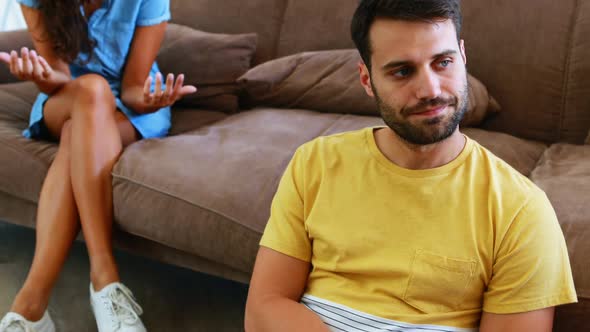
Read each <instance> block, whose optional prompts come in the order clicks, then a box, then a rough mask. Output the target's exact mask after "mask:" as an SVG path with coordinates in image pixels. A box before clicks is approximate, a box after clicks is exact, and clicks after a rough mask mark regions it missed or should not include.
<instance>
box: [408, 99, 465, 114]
mask: <svg viewBox="0 0 590 332" xmlns="http://www.w3.org/2000/svg"><path fill="white" fill-rule="evenodd" d="M455 105H457V98H456V97H450V98H440V97H439V98H433V99H428V100H423V101H420V102H419V103H418V104H416V105H415V106H410V107H405V108H403V109H402V112H401V113H402V115H404V116H408V115H412V114H417V113H423V112H426V110H427V109H428V108H433V107H443V106H455Z"/></svg>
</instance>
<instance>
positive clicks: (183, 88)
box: [143, 73, 197, 108]
mask: <svg viewBox="0 0 590 332" xmlns="http://www.w3.org/2000/svg"><path fill="white" fill-rule="evenodd" d="M155 80H156V82H155V83H156V84H155V89H154V92H151V86H152V77H151V76H148V78H147V79H146V80H145V84H144V86H143V99H144V100H143V101H144V103H145V104H146V106H148V107H154V108H162V107H166V106H172V104H174V103H175V102H176V101H177V100H179V99H181V98H182V97H184V96H186V95H188V94H191V93H195V92H197V88H196V87H194V86H192V85H183V84H184V74H180V75H178V77H176V82H175V81H174V74H168V76H167V77H166V85H165V89H164V90H162V74H161V73H157V74H156V78H155Z"/></svg>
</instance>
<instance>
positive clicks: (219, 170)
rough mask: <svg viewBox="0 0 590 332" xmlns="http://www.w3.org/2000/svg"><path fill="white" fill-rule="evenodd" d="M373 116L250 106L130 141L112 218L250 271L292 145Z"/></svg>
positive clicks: (118, 169)
mask: <svg viewBox="0 0 590 332" xmlns="http://www.w3.org/2000/svg"><path fill="white" fill-rule="evenodd" d="M379 123H380V119H379V118H374V117H363V116H353V115H340V114H321V113H316V112H311V111H304V110H280V111H279V110H277V109H264V108H260V109H255V110H252V111H249V112H244V113H240V114H236V115H232V116H229V117H227V118H225V119H224V120H221V121H219V122H216V123H214V124H211V125H209V126H204V127H201V128H199V129H198V130H194V131H190V132H186V133H184V134H182V135H178V136H174V137H168V138H165V139H161V140H149V141H143V142H139V143H136V144H133V145H132V146H130V147H129V148H128V149H127V150H126V152H125V154H123V156H122V157H121V159H120V161H119V163H118V164H117V166H116V168H115V170H114V172H113V173H114V195H115V216H116V219H117V220H118V221H119V223H120V225H121V227H122V228H123V229H124V230H125V231H128V232H130V233H132V234H136V235H139V236H141V237H146V238H148V239H150V240H153V241H156V242H159V243H162V244H165V245H167V246H170V247H173V248H176V249H179V250H182V251H186V252H189V253H193V254H196V255H198V256H200V257H203V258H205V259H209V260H212V261H217V262H223V263H225V264H227V265H228V266H229V267H232V268H234V269H237V270H239V271H244V272H251V270H252V267H253V264H254V258H255V256H256V252H257V250H258V241H259V240H260V236H261V234H262V231H263V229H264V226H265V225H266V222H267V219H268V217H269V212H270V203H271V200H272V198H273V196H274V193H275V190H276V187H277V185H278V181H279V179H280V177H281V175H282V173H283V171H284V169H285V167H286V166H287V163H288V162H289V160H290V159H291V156H292V154H293V152H294V151H295V149H296V148H297V147H298V146H299V145H301V144H303V143H305V142H307V141H309V140H311V139H313V138H315V137H317V136H319V135H322V134H328V133H332V132H333V131H334V128H338V130H339V131H343V130H352V129H359V128H362V127H365V126H368V125H376V124H379Z"/></svg>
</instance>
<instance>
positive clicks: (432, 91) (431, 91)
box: [415, 70, 441, 100]
mask: <svg viewBox="0 0 590 332" xmlns="http://www.w3.org/2000/svg"><path fill="white" fill-rule="evenodd" d="M417 78H418V79H417V80H416V86H415V90H416V98H418V99H419V100H430V99H434V98H436V97H439V96H440V94H441V90H440V79H439V77H438V75H436V73H434V72H432V71H431V70H424V71H422V72H421V73H420V74H419V75H418V77H417Z"/></svg>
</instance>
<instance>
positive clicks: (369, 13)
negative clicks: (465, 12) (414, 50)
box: [350, 0, 462, 69]
mask: <svg viewBox="0 0 590 332" xmlns="http://www.w3.org/2000/svg"><path fill="white" fill-rule="evenodd" d="M376 18H390V19H394V20H404V21H424V22H435V21H440V20H447V19H450V20H451V21H453V24H454V25H455V30H456V31H457V40H460V37H459V36H460V33H461V21H462V18H461V4H460V0H361V1H360V4H359V6H358V8H357V9H356V12H355V13H354V16H353V18H352V24H351V26H350V31H351V34H352V40H353V41H354V43H355V45H356V47H357V48H358V50H359V53H360V54H361V57H362V59H363V61H364V62H365V65H367V67H368V68H369V69H371V52H372V50H371V41H370V38H369V30H370V28H371V25H372V24H373V22H374V21H375V19H376Z"/></svg>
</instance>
